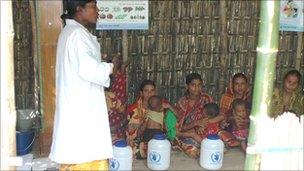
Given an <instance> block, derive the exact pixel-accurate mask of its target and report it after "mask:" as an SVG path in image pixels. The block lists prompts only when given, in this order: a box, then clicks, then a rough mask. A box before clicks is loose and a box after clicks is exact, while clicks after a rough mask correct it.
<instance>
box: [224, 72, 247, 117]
mask: <svg viewBox="0 0 304 171" xmlns="http://www.w3.org/2000/svg"><path fill="white" fill-rule="evenodd" d="M235 99H243V100H245V101H246V102H247V103H249V104H251V95H250V88H249V84H248V79H247V77H246V76H245V75H244V74H243V73H237V74H235V75H234V76H233V77H232V80H231V81H230V84H229V87H228V88H227V90H226V92H225V93H224V94H223V95H222V97H221V100H220V108H221V113H222V114H226V113H227V112H228V110H231V104H232V102H233V100H235ZM228 113H229V112H228ZM230 113H231V112H230Z"/></svg>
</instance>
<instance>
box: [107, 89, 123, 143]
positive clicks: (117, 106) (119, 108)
mask: <svg viewBox="0 0 304 171" xmlns="http://www.w3.org/2000/svg"><path fill="white" fill-rule="evenodd" d="M105 95H106V102H107V108H108V114H109V123H110V130H111V136H112V143H113V144H114V142H115V141H117V140H119V139H125V138H126V137H125V131H126V125H127V118H126V115H125V109H126V105H125V104H123V103H122V102H121V101H120V99H119V98H118V97H117V96H116V94H115V93H113V92H111V91H105Z"/></svg>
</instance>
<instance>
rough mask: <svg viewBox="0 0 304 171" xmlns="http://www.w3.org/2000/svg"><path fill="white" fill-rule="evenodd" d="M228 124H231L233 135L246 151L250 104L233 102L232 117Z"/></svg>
mask: <svg viewBox="0 0 304 171" xmlns="http://www.w3.org/2000/svg"><path fill="white" fill-rule="evenodd" d="M228 122H229V124H231V128H232V134H233V135H234V136H235V137H236V139H237V140H238V141H240V143H241V147H242V149H243V150H245V149H246V140H247V137H248V128H249V115H248V104H247V102H246V101H244V100H242V99H235V100H234V101H233V102H232V115H231V116H230V117H229V118H228Z"/></svg>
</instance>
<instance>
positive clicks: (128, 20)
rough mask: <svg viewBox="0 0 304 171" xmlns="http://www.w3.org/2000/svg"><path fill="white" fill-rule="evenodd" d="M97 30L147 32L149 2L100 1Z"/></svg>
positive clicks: (133, 0) (126, 0) (138, 0)
mask: <svg viewBox="0 0 304 171" xmlns="http://www.w3.org/2000/svg"><path fill="white" fill-rule="evenodd" d="M97 6H98V8H99V10H100V11H99V16H98V20H97V23H96V29H97V30H147V29H148V28H149V1H148V0H98V1H97Z"/></svg>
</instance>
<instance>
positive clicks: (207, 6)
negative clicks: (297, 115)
mask: <svg viewBox="0 0 304 171" xmlns="http://www.w3.org/2000/svg"><path fill="white" fill-rule="evenodd" d="M149 5H150V7H149V22H150V23H149V25H150V27H149V30H146V31H128V58H129V59H131V60H132V62H131V65H130V66H129V70H128V78H129V80H128V86H129V89H128V90H129V102H132V101H133V100H134V98H135V97H136V95H137V92H138V87H139V85H140V83H141V81H142V80H143V79H146V78H149V79H152V80H155V81H156V83H157V86H158V90H159V94H161V95H163V96H165V97H167V98H168V99H170V100H171V101H172V102H176V100H177V99H178V98H180V97H181V96H182V95H183V93H184V91H185V89H184V86H185V77H186V75H187V74H188V73H191V72H198V73H200V74H201V75H202V77H203V81H204V87H203V88H204V90H205V91H206V92H208V93H209V94H211V95H212V96H213V97H214V98H215V99H216V100H218V99H219V97H220V93H221V91H219V77H220V72H221V65H220V53H221V46H220V26H221V23H220V20H219V18H220V16H219V10H220V9H219V1H201V0H191V1H190V0H188V1H187V0H184V1H181V0H179V1H150V3H149ZM258 28H259V1H253V0H252V1H227V30H228V31H227V37H228V52H227V55H226V66H227V71H224V73H225V75H224V78H225V82H224V83H225V85H227V84H228V82H229V79H230V78H231V77H232V75H233V74H235V73H237V72H243V73H245V74H246V75H247V76H248V78H249V81H250V82H251V84H252V80H253V77H254V67H255V59H256V46H257V39H258ZM96 33H97V34H98V36H99V40H100V44H101V46H102V48H103V52H106V53H108V54H113V53H116V52H117V51H121V40H122V34H121V31H97V32H96ZM280 35H281V36H280V49H279V53H278V58H277V79H278V80H277V82H276V83H277V85H278V86H279V85H280V84H281V83H282V79H283V78H282V76H283V73H284V72H286V70H288V69H290V68H295V61H296V60H295V57H296V51H297V33H295V32H281V33H280ZM302 45H303V44H302ZM301 51H302V55H301V60H300V61H301V65H300V72H301V73H304V57H303V46H302V50H301ZM302 87H303V85H302Z"/></svg>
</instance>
